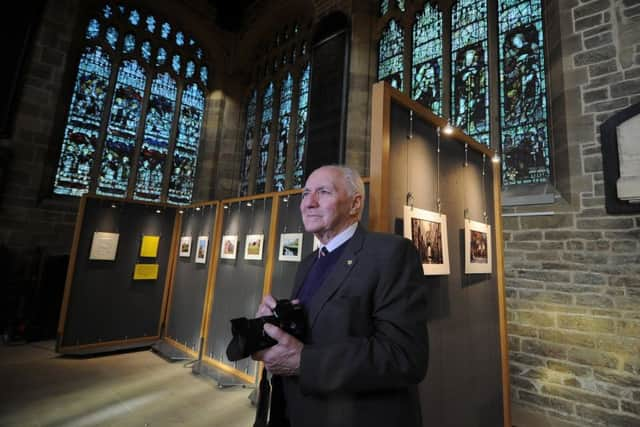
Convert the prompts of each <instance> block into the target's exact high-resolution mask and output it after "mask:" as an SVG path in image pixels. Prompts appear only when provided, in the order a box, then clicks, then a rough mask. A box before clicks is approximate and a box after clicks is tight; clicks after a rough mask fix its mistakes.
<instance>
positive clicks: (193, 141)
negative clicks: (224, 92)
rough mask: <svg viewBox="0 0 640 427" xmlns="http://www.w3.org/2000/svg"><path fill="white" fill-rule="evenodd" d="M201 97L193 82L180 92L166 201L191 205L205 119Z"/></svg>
mask: <svg viewBox="0 0 640 427" xmlns="http://www.w3.org/2000/svg"><path fill="white" fill-rule="evenodd" d="M204 101H205V100H204V94H203V92H202V90H200V88H199V87H198V85H196V84H195V83H192V84H190V85H188V86H187V87H186V88H185V90H184V91H183V92H182V102H181V106H180V117H179V119H178V134H177V136H176V146H175V149H174V151H173V160H172V162H171V164H172V165H171V177H170V179H169V192H168V193H167V201H168V202H169V203H176V204H181V205H184V204H188V203H190V202H191V195H192V193H193V186H194V183H195V177H196V165H197V162H198V147H199V145H200V129H201V128H202V118H203V117H204Z"/></svg>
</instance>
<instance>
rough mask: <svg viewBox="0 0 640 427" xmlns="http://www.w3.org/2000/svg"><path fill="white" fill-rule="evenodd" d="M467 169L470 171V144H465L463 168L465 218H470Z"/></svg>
mask: <svg viewBox="0 0 640 427" xmlns="http://www.w3.org/2000/svg"><path fill="white" fill-rule="evenodd" d="M467 169H469V144H467V143H466V142H465V143H464V165H463V166H462V188H463V192H464V218H465V219H467V218H469V208H468V207H467V191H464V190H465V189H466V188H467V186H466V182H465V181H466V177H467Z"/></svg>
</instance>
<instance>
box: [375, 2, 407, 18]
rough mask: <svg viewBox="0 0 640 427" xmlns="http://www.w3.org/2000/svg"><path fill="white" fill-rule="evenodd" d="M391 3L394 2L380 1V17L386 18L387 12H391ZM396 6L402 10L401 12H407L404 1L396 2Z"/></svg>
mask: <svg viewBox="0 0 640 427" xmlns="http://www.w3.org/2000/svg"><path fill="white" fill-rule="evenodd" d="M391 1H393V0H380V6H379V9H378V10H379V11H380V16H384V15H386V14H387V12H389V6H390V5H391ZM395 3H396V5H397V6H398V9H400V10H401V11H403V12H404V11H405V4H404V0H395Z"/></svg>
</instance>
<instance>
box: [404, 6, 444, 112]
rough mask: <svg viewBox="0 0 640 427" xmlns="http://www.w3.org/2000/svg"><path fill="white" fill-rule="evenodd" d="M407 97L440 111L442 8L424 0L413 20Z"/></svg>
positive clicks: (432, 109)
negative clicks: (410, 76) (423, 4)
mask: <svg viewBox="0 0 640 427" xmlns="http://www.w3.org/2000/svg"><path fill="white" fill-rule="evenodd" d="M411 74H412V81H411V98H413V99H415V100H416V101H418V102H420V103H421V104H422V105H424V106H425V107H427V108H429V109H430V110H431V111H433V112H434V113H435V114H437V115H442V12H440V11H439V10H438V8H437V7H436V6H432V5H431V4H430V3H427V2H425V6H424V10H423V11H421V12H418V14H417V15H416V20H415V22H414V24H413V53H412V68H411Z"/></svg>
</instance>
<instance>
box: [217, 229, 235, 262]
mask: <svg viewBox="0 0 640 427" xmlns="http://www.w3.org/2000/svg"><path fill="white" fill-rule="evenodd" d="M237 251H238V236H237V235H235V234H227V235H226V236H222V247H221V249H220V258H224V259H236V252H237Z"/></svg>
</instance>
